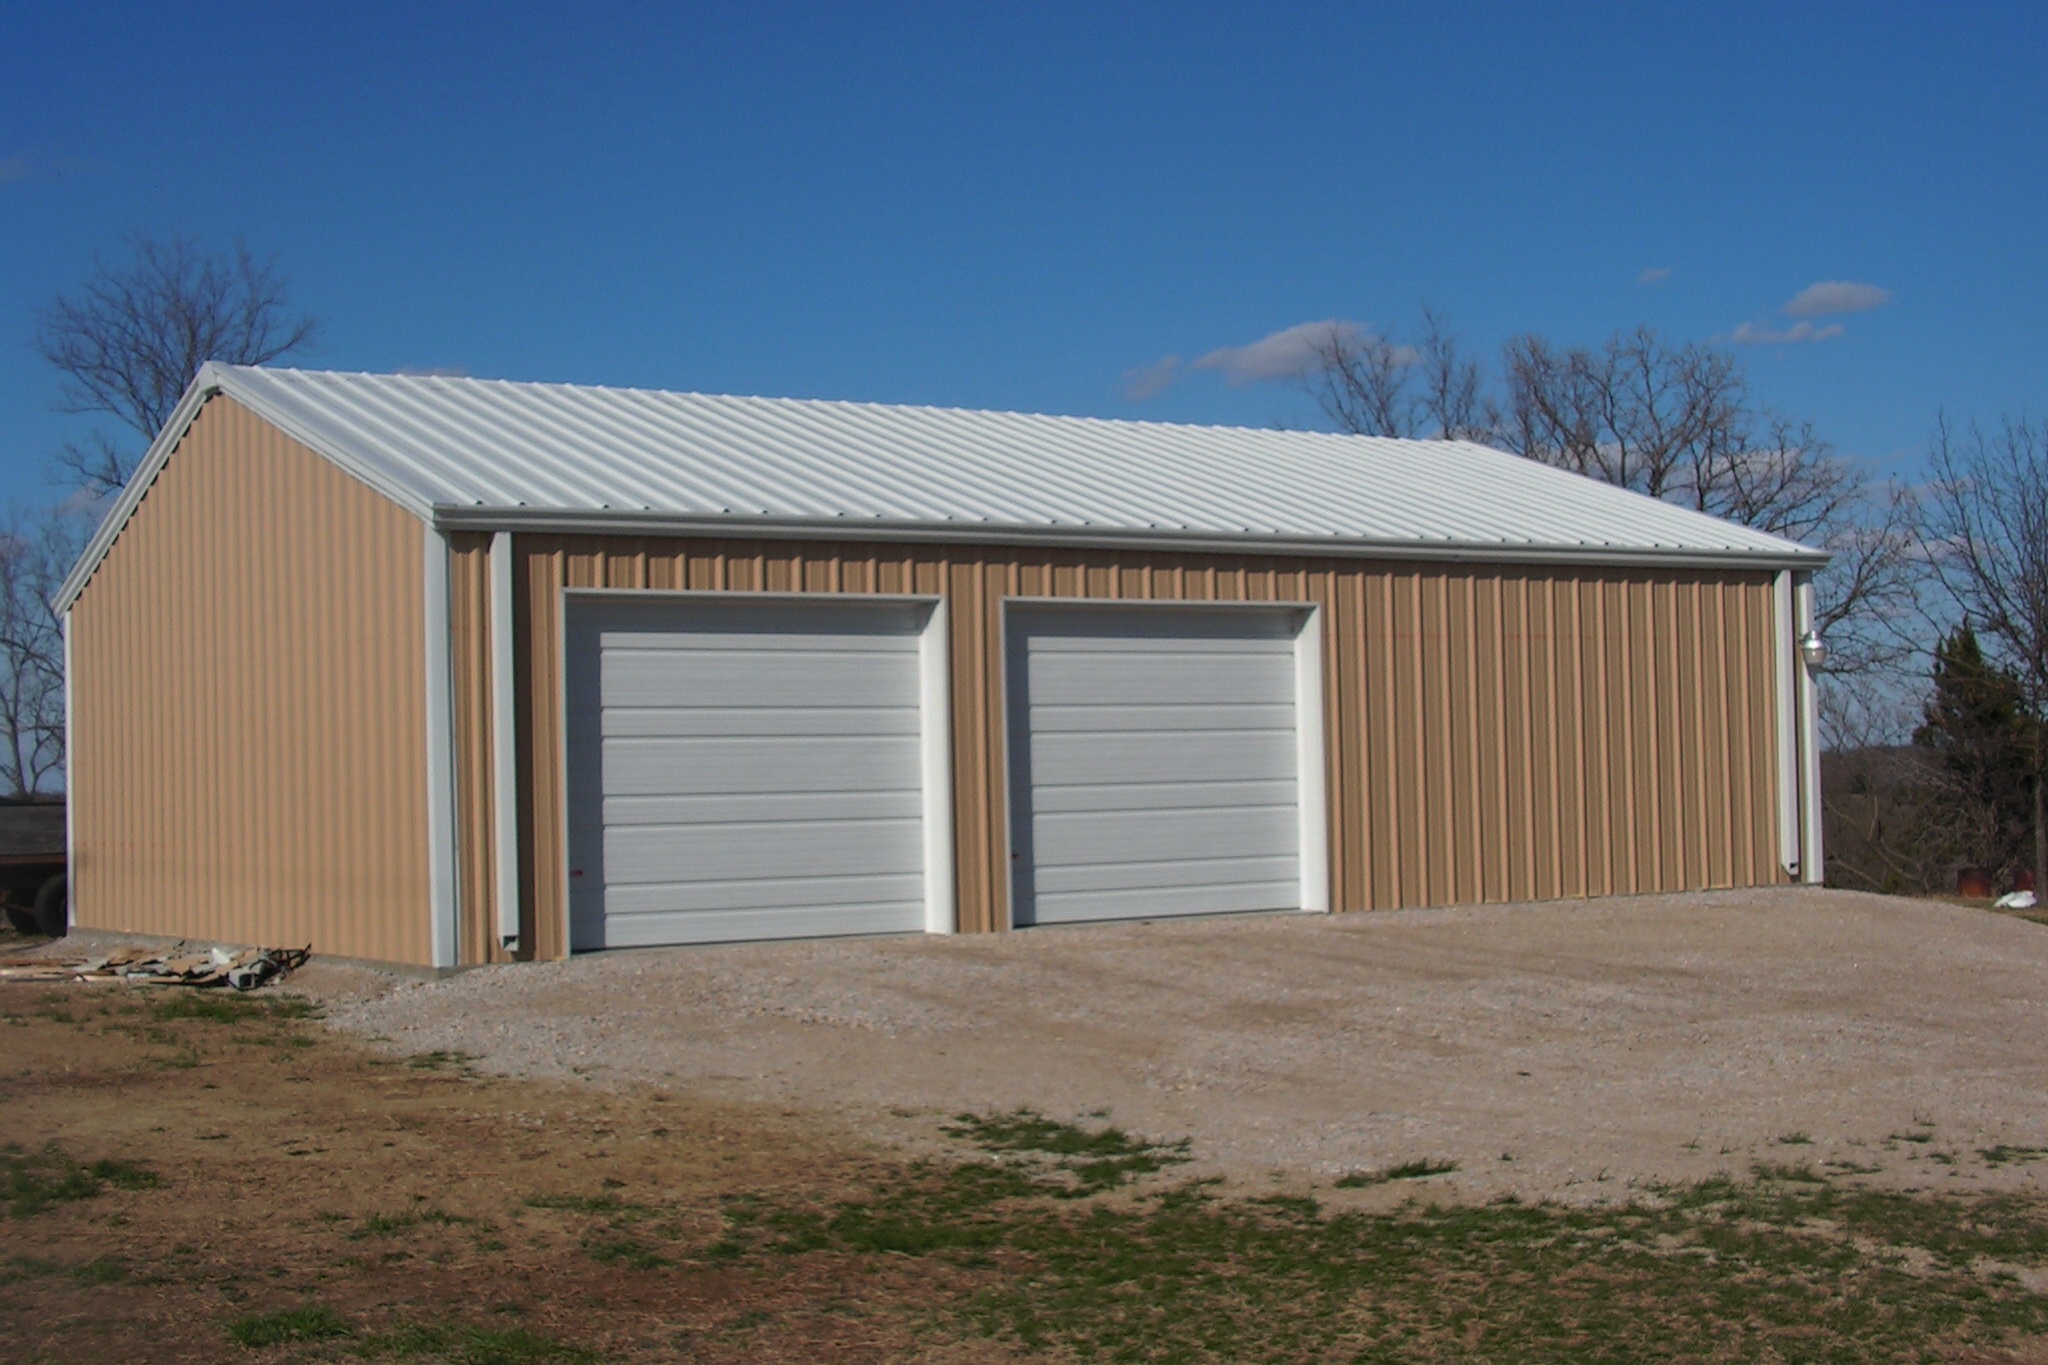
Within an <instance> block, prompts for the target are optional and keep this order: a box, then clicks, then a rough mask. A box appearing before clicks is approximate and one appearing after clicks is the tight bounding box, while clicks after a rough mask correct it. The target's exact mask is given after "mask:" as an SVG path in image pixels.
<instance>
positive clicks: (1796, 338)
mask: <svg viewBox="0 0 2048 1365" xmlns="http://www.w3.org/2000/svg"><path fill="white" fill-rule="evenodd" d="M1846 330H1847V329H1846V328H1844V327H1843V326H1842V324H1841V323H1839V322H1831V323H1829V324H1828V325H1827V326H1825V327H1816V326H1814V325H1813V324H1812V323H1811V322H1795V323H1793V324H1792V325H1791V326H1790V327H1787V328H1784V329H1783V330H1778V329H1774V328H1771V327H1758V326H1755V325H1754V324H1752V323H1747V322H1745V323H1743V324H1742V325H1741V326H1739V327H1737V328H1736V329H1735V330H1734V331H1733V332H1731V333H1729V334H1728V339H1729V340H1730V341H1733V342H1735V343H1736V344H1737V345H1741V346H1779V345H1785V344H1788V343H1796V342H1801V341H1833V340H1834V339H1835V338H1836V337H1838V336H1841V335H1843V333H1844V332H1845V331H1846Z"/></svg>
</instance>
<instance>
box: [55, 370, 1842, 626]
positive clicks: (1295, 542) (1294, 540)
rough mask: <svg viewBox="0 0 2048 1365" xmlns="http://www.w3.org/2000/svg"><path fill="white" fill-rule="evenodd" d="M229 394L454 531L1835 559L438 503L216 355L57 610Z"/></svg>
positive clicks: (1457, 556) (1589, 557)
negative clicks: (315, 426)
mask: <svg viewBox="0 0 2048 1365" xmlns="http://www.w3.org/2000/svg"><path fill="white" fill-rule="evenodd" d="M217 396H226V397H229V398H233V399H235V400H236V401H237V402H238V403H241V404H242V405H243V406H245V407H247V408H249V409H250V410H251V411H253V412H255V413H256V414H257V415H258V416H260V417H262V418H263V420H265V421H266V422H269V423H270V424H271V425H272V426H275V427H276V428H277V429H278V430H280V431H282V432H283V433H284V434H285V435H287V436H290V437H291V438H292V439H293V440H295V441H297V442H299V443H300V444H301V445H304V446H306V447H307V448H308V449H311V450H313V451H314V452H315V453H317V454H318V455H320V456H321V457H322V458H323V459H326V460H328V461H329V462H330V463H332V464H334V465H335V466H336V467H337V468H339V469H341V470H343V471H344V472H346V473H348V474H350V475H351V476H353V477H354V478H356V479H358V480H360V481H361V482H362V483H364V484H366V485H368V486H369V487H370V488H372V489H375V490H376V491H377V492H378V493H380V494H382V495H383V496H384V497H386V498H388V499H389V500H390V501H392V502H393V503H396V504H397V505H398V506H400V507H403V508H404V509H405V510H407V511H408V512H411V513H412V514H413V515H414V516H416V517H418V518H419V519H420V520H421V521H423V522H427V523H429V524H431V525H434V526H436V527H438V528H440V529H442V530H448V531H536V532H555V533H560V534H588V535H607V534H617V535H673V536H704V537H716V538H725V539H731V538H735V537H753V538H761V539H777V540H860V541H894V542H899V543H900V542H915V543H926V544H959V545H1046V546H1059V547H1064V548H1075V549H1086V548H1094V549H1122V550H1151V551H1180V552H1198V553H1203V554H1278V555H1299V556H1303V557H1314V558H1347V559H1383V560H1410V561H1436V562H1449V563H1484V564H1528V565H1556V566H1565V565H1586V566H1588V567H1613V568H1663V569H1705V570H1718V571H1721V572H1740V571H1745V570H1747V571H1757V572H1773V571H1778V570H1783V569H1793V570H1805V571H1814V570H1819V569H1822V568H1825V567H1826V566H1827V564H1828V561H1829V560H1830V559H1831V558H1832V556H1830V555H1829V554H1827V553H1826V552H1824V551H1821V550H1815V549H1811V548H1808V547H1804V546H1795V545H1793V544H1792V543H1791V542H1786V545H1787V547H1788V548H1787V549H1786V550H1785V551H1784V552H1782V553H1780V552H1775V551H1770V550H1741V549H1727V550H1707V549H1700V548H1696V547H1694V548H1678V547H1672V548H1658V547H1643V546H1603V545H1591V544H1562V545H1546V544H1536V543H1479V542H1464V541H1451V540H1440V541H1439V540H1426V541H1423V540H1368V539H1354V538H1349V537H1334V536H1333V537H1315V538H1308V537H1299V536H1280V535H1272V534H1264V533H1260V532H1257V531H1246V532H1242V533H1229V534H1219V533H1215V532H1204V531H1191V530H1186V529H1181V528H1161V529H1154V530H1135V529H1132V528H1129V527H1101V528H1098V527H1088V526H1046V525H1029V524H1019V523H999V522H988V523H978V524H969V523H962V522H931V521H890V520H883V519H871V518H849V517H806V518H781V517H760V516H748V515H745V514H722V515H716V516H712V515H690V514H677V513H669V512H660V511H655V512H648V511H640V510H633V509H604V510H597V511H593V510H588V509H548V508H529V507H481V506H466V505H465V506H458V505H449V504H432V503H428V502H424V501H422V500H421V498H420V497H419V495H418V494H417V493H416V492H415V491H414V490H413V489H410V488H407V487H405V486H403V485H401V484H399V483H398V482H396V481H395V480H393V479H392V478H390V477H389V476H388V475H387V473H386V472H385V471H383V470H380V469H378V468H376V467H374V466H372V465H369V464H366V463H363V462H361V461H358V460H353V459H350V458H348V456H347V454H346V453H345V452H342V451H337V450H334V449H331V448H330V447H329V446H328V444H327V443H326V442H323V441H322V440H321V439H320V438H319V436H318V434H317V433H315V432H314V431H312V430H310V429H308V428H306V427H304V426H303V425H301V424H300V423H299V422H297V421H295V420H294V418H293V414H292V413H290V412H289V411H284V410H280V408H279V407H278V406H277V405H276V404H272V403H268V402H266V401H264V399H263V396H262V395H261V394H260V393H258V392H256V391H254V390H253V389H252V388H250V387H249V386H247V385H244V384H243V383H241V382H240V381H239V380H238V379H237V378H236V376H235V373H234V371H233V369H232V368H231V367H226V366H221V365H217V364H215V363H213V362H211V361H209V362H208V363H206V364H205V365H203V366H201V367H200V370H199V373H198V375H197V376H195V377H194V378H193V380H192V383H191V384H190V385H189V386H188V387H187V388H186V390H185V393H184V396H183V397H181V398H180V399H179V400H178V405H177V407H176V408H175V409H173V410H172V412H171V417H170V420H169V421H168V422H166V423H165V424H164V428H163V430H162V431H160V432H158V433H157V437H156V439H155V440H154V441H152V442H150V446H149V449H148V451H146V452H145V453H144V455H143V457H142V460H141V462H140V463H139V464H138V465H137V466H136V470H135V473H134V475H133V476H132V477H131V478H130V479H129V480H128V483H127V485H126V486H125V487H123V488H122V490H121V492H120V493H119V495H118V496H117V497H116V498H115V499H114V502H113V505H112V506H111V507H109V508H108V509H107V513H106V515H105V516H104V517H103V518H101V520H100V524H99V526H98V528H97V529H95V530H94V532H93V534H92V537H91V539H89V540H88V541H87V542H86V546H85V550H84V552H83V553H81V554H80V555H79V558H78V562H77V564H75V565H74V566H73V567H72V569H71V572H70V573H69V574H68V575H66V576H65V579H64V583H63V585H62V586H61V587H60V588H59V589H58V590H57V595H56V597H55V598H54V599H53V601H52V605H53V606H55V607H56V609H57V610H58V611H59V612H64V611H69V610H70V609H71V605H72V604H73V603H74V602H76V601H77V600H78V597H79V595H80V594H81V593H83V592H84V591H85V587H86V584H88V583H89V582H91V581H92V576H93V573H94V572H95V571H96V570H97V569H98V568H99V565H100V562H101V561H102V560H104V559H105V558H106V556H107V552H108V551H109V550H110V549H112V548H113V544H114V541H115V540H116V539H117V538H118V537H119V536H120V534H121V531H122V530H123V529H124V528H125V527H126V526H127V524H128V519H129V518H130V517H132V516H134V515H135V511H136V509H137V508H138V507H139V506H141V504H142V500H143V499H144V498H145V497H147V496H148V494H149V489H150V486H151V485H152V484H154V483H155V481H156V478H157V476H158V475H159V474H160V473H162V472H163V468H164V465H165V464H166V463H167V462H168V461H169V460H170V458H171V454H172V452H173V451H175V450H176V449H177V447H178V444H179V442H181V441H183V440H184V438H185V433H186V432H187V431H188V430H190V428H191V426H192V423H193V421H194V420H196V419H197V418H198V416H199V412H200V409H201V408H203V407H204V406H205V405H206V403H207V401H208V400H209V399H212V398H214V397H217Z"/></svg>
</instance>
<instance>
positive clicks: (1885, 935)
mask: <svg viewBox="0 0 2048 1365" xmlns="http://www.w3.org/2000/svg"><path fill="white" fill-rule="evenodd" d="M302 985H303V987H304V988H305V989H309V990H312V991H314V992H316V993H318V994H320V995H322V996H323V998H324V999H325V1000H326V1002H327V1004H328V1018H329V1021H330V1023H331V1024H332V1025H334V1026H335V1027H338V1028H341V1029H344V1030H347V1031H351V1032H353V1033H355V1034H358V1035H360V1036H362V1037H364V1038H366V1039H372V1040H375V1041H376V1045H378V1046H381V1047H385V1048H388V1049H389V1050H391V1051H393V1052H395V1053H421V1052H431V1051H437V1050H438V1051H446V1052H456V1053H462V1054H465V1055H468V1056H470V1057H472V1058H474V1061H473V1062H472V1065H474V1066H476V1067H478V1068H481V1069H484V1070H488V1071H492V1072H497V1073H501V1074H508V1075H516V1076H528V1077H553V1078H567V1077H572V1076H573V1077H581V1078H584V1079H587V1080H590V1081H594V1082H596V1083H598V1084H599V1085H600V1086H604V1087H610V1088H619V1087H630V1086H632V1085H635V1084H638V1083H642V1082H651V1083H657V1084H662V1085H667V1086H671V1087H676V1088H678V1089H685V1090H688V1091H689V1092H690V1093H693V1094H699V1095H704V1096H715V1097H721V1098H726V1099H731V1100H735V1101H742V1102H747V1103H754V1104H765V1105H770V1106H775V1107H780V1108H788V1109H795V1110H801V1111H804V1112H810V1113H818V1114H821V1115H829V1116H831V1118H832V1119H833V1120H834V1121H835V1122H836V1123H839V1124H842V1125H844V1126H846V1127H847V1128H849V1129H851V1130H853V1131H856V1132H858V1133H860V1134H862V1135H864V1136H866V1137H868V1138H870V1139H874V1140H878V1141H881V1142H883V1143H885V1144H892V1145H895V1146H898V1147H901V1148H903V1149H905V1150H909V1151H918V1150H922V1149H923V1147H924V1146H925V1145H927V1144H928V1141H929V1139H930V1137H931V1135H932V1134H933V1133H934V1132H935V1131H936V1129H937V1127H938V1125H939V1123H940V1122H941V1121H942V1120H943V1119H944V1118H945V1117H947V1116H950V1115H952V1114H955V1113H958V1112H960V1111H963V1110H974V1111H977V1112H993V1111H998V1110H1003V1109H1009V1108H1013V1107H1017V1106H1026V1107H1030V1108H1033V1109H1036V1110H1039V1111H1041V1112H1044V1113H1046V1114H1049V1115H1054V1116H1057V1117H1060V1118H1066V1119H1072V1118H1076V1117H1080V1116H1087V1115H1106V1116H1107V1117H1109V1118H1110V1119H1111V1120H1112V1121H1114V1122H1116V1123H1119V1124H1122V1125H1124V1126H1126V1127H1129V1128H1131V1129H1133V1130H1135V1131H1138V1132H1142V1133H1146V1134H1149V1135H1153V1136H1158V1137H1170V1138H1178V1137H1182V1136H1187V1137H1191V1138H1192V1139H1193V1150H1194V1152H1195V1155H1196V1159H1197V1166H1196V1169H1197V1170H1198V1171H1200V1172H1202V1173H1205V1174H1222V1175H1225V1176H1227V1177H1229V1178H1230V1179H1231V1180H1232V1181H1233V1182H1235V1183H1238V1184H1247V1183H1249V1184H1257V1183H1261V1182H1272V1181H1276V1180H1277V1181H1280V1182H1282V1183H1286V1184H1302V1183H1304V1182H1305V1183H1307V1184H1310V1185H1327V1184H1328V1183H1329V1182H1330V1181H1332V1180H1333V1179H1334V1178H1337V1177H1340V1176H1342V1175H1344V1174H1345V1173H1347V1172H1354V1171H1359V1170H1371V1169H1376V1168H1382V1167H1385V1166H1388V1165H1391V1164H1396V1163H1400V1162H1403V1161H1410V1160H1418V1159H1429V1160H1440V1161H1454V1162H1456V1163H1457V1164H1458V1166H1459V1170H1458V1172H1457V1173H1456V1174H1455V1175H1452V1176H1449V1177H1447V1178H1446V1179H1444V1180H1442V1181H1440V1182H1437V1183H1438V1184H1439V1186H1440V1187H1441V1193H1442V1194H1443V1195H1445V1196H1451V1195H1453V1194H1456V1195H1462V1196H1467V1197H1472V1198H1481V1199H1483V1198H1490V1197H1494V1196H1497V1195H1499V1194H1502V1193H1506V1192H1513V1193H1515V1194H1517V1195H1520V1196H1522V1197H1525V1198H1528V1197H1553V1198H1565V1199H1573V1200H1578V1199H1586V1200H1595V1201H1597V1200H1604V1199H1611V1198H1614V1197H1619V1194H1618V1192H1621V1191H1625V1190H1627V1189H1628V1188H1630V1187H1632V1186H1638V1185H1641V1184H1643V1183H1646V1182H1657V1181H1671V1180H1689V1179H1698V1178H1702V1177H1705V1176H1707V1175H1710V1174H1712V1173H1714V1172H1716V1171H1727V1170H1734V1171H1738V1172H1739V1171H1741V1170H1744V1169H1746V1168H1747V1167H1748V1166H1749V1165H1750V1164H1752V1163H1754V1162H1756V1161H1759V1160H1766V1161H1767V1160H1772V1159H1776V1158H1778V1157H1782V1156H1784V1155H1786V1154H1787V1149H1788V1148H1798V1149H1800V1150H1799V1151H1798V1152H1797V1153H1796V1154H1798V1155H1801V1156H1811V1157H1817V1158H1819V1159H1823V1160H1835V1161H1840V1162H1843V1163H1848V1164H1854V1165H1858V1166H1866V1165H1879V1166H1883V1167H1885V1168H1887V1169H1888V1170H1891V1171H1893V1172H1894V1173H1895V1174H1896V1176H1897V1178H1898V1179H1899V1180H1901V1181H1904V1182H1907V1183H1909V1184H1911V1183H1920V1184H1927V1185H1950V1184H1957V1183H1960V1184H1964V1185H1969V1184H1975V1183H1987V1182H1988V1183H1990V1184H1994V1185H1995V1184H1999V1183H2001V1182H2026V1183H2031V1182H2032V1181H2033V1180H2034V1179H2035V1178H2036V1172H2035V1171H2034V1170H2032V1169H2031V1168H2027V1167H2020V1166H2007V1167H1999V1168H1995V1169H1987V1168H1985V1167H1983V1166H1982V1165H1981V1164H1979V1163H1975V1162H1973V1161H1971V1160H1969V1159H1967V1158H1968V1156H1969V1154H1970V1153H1972V1152H1975V1151H1977V1150H1978V1149H1983V1148H1996V1147H1999V1146H2001V1145H2006V1146H2013V1147H2021V1146H2025V1147H2039V1146H2048V928H2043V927H2042V926H2040V925H2036V924H2032V923H2027V922H2024V921H2020V920H2017V919H2014V918H2011V917H2007V916H2001V915H1995V914H1992V913H1988V912H1986V911H1983V910H1980V909H1974V908H1969V907H1964V906H1955V905H1946V904H1941V903H1937V902H1929V901H1914V900H1902V899H1892V898H1887V897H1880V896H1870V895H1862V894H1857V893H1852V892H1840V891H1823V890H1818V889H1812V888H1790V889H1783V890H1774V891H1763V892H1726V893H1713V894H1706V895H1685V896H1652V897H1642V898H1633V899H1620V900H1607V901H1593V902H1573V903H1561V904H1546V905H1509V906H1489V907H1480V908H1472V909H1461V910H1437V911H1414V912H1399V913H1389V914H1371V915H1364V914H1361V915H1342V916H1284V917H1283V916H1266V917H1256V918H1243V919H1228V920H1206V921H1178V922H1175V921H1162V922H1155V923H1146V924H1131V925H1115V926H1089V927H1085V928H1075V929H1038V930H1033V931H1031V932H1029V933H1019V934H1010V935H1003V936H993V935H991V936H975V937H962V938H955V939H943V938H941V939H935V938H927V937H909V938H888V939H863V940H835V941H812V942H801V943H781V944H747V945H735V946H729V947H715V948H693V949H661V950H640V951H632V952H615V953H609V954H602V955H594V956H591V957H586V958H579V959H574V960H571V961H568V962H563V963H549V964H519V965H516V966H510V967H504V968H494V969H487V970H480V971H475V972H469V973H465V974H463V975H460V976H457V977H453V978H449V979H445V980H442V981H438V982H432V983H416V982H407V983H394V982H391V981H390V980H388V979H384V980H372V979H369V978H368V977H367V976H361V975H358V976H351V975H348V974H345V973H340V972H336V973H334V974H333V975H331V976H327V977H324V978H323V977H322V976H320V975H319V974H317V973H316V974H309V975H308V976H306V977H305V978H304V980H303V982H302Z"/></svg>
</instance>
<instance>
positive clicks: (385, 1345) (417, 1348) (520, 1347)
mask: <svg viewBox="0 0 2048 1365" xmlns="http://www.w3.org/2000/svg"><path fill="white" fill-rule="evenodd" d="M358 1345H359V1348H360V1353H361V1354H363V1355H366V1356H369V1357H371V1358H373V1359H396V1360H420V1359H430V1360H439V1361H448V1362H452V1365H544V1363H560V1365H583V1362H589V1361H594V1360H596V1357H595V1356H594V1355H592V1354H591V1353H590V1352H589V1351H585V1350H580V1349H578V1348H577V1347H574V1346H565V1345H563V1344H562V1343H561V1342H559V1341H556V1340H554V1339H553V1338H551V1337H544V1336H541V1335H540V1334H539V1333H536V1332H529V1331H527V1330H526V1329H524V1328H520V1327H513V1328H508V1329H502V1330H499V1329H492V1328H487V1327H447V1326H427V1325H422V1324H417V1323H409V1324H407V1325H405V1326H403V1327H399V1328H396V1329H394V1330H392V1331H389V1332H383V1333H379V1334H377V1335H375V1336H370V1337H365V1338H364V1339H363V1340H362V1341H361V1342H360V1343H358Z"/></svg>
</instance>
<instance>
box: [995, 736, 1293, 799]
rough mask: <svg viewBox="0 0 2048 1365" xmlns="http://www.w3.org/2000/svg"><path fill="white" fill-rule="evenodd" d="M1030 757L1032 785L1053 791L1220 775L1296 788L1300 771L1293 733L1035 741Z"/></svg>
mask: <svg viewBox="0 0 2048 1365" xmlns="http://www.w3.org/2000/svg"><path fill="white" fill-rule="evenodd" d="M1029 754H1030V763H1031V772H1032V778H1033V780H1034V781H1036V782H1039V783H1041V784H1043V785H1046V786H1051V787H1075V786H1088V785H1093V784H1096V783H1113V782H1116V781H1118V780H1119V779H1121V778H1125V777H1129V776H1133V775H1138V774H1142V775H1143V776H1144V777H1145V779H1146V780H1147V781H1150V782H1155V783H1158V782H1198V781H1201V780H1203V779H1204V778H1209V777H1213V776H1216V775H1217V774H1228V775H1229V776H1230V777H1231V778H1233V779H1235V780H1238V781H1273V780H1279V781H1287V782H1292V781H1293V780H1294V776H1295V768H1296V765H1297V760H1296V758H1295V755H1294V735H1293V732H1292V731H1282V732H1279V733H1277V734H1276V733H1275V732H1273V731H1248V732H1243V733H1236V732H1228V733H1221V734H1219V733H1216V732H1213V731H1212V732H1208V733H1203V732H1200V731H1191V732H1188V733H1185V734H1179V735H1175V734H1171V733H1165V734H1160V733H1148V734H1140V735H1130V734H1088V735H1062V734H1054V735H1036V736H1033V737H1032V740H1031V747H1030V750H1029Z"/></svg>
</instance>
